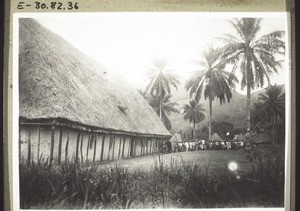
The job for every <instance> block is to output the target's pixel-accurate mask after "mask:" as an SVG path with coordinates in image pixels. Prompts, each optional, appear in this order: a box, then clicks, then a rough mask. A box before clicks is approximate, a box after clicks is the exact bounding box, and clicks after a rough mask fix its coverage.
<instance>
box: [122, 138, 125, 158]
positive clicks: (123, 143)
mask: <svg viewBox="0 0 300 211" xmlns="http://www.w3.org/2000/svg"><path fill="white" fill-rule="evenodd" d="M125 140H126V137H125V136H124V138H123V150H122V158H124V149H125Z"/></svg>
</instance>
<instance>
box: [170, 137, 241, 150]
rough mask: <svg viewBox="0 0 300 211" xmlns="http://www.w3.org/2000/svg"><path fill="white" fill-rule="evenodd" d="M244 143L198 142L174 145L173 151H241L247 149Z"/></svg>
mask: <svg viewBox="0 0 300 211" xmlns="http://www.w3.org/2000/svg"><path fill="white" fill-rule="evenodd" d="M245 145H246V144H245V142H244V141H205V140H196V141H190V142H187V141H186V142H179V143H173V147H172V148H173V149H172V151H175V152H184V151H197V150H239V149H244V148H245Z"/></svg>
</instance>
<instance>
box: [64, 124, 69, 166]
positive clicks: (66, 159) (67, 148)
mask: <svg viewBox="0 0 300 211" xmlns="http://www.w3.org/2000/svg"><path fill="white" fill-rule="evenodd" d="M69 132H70V130H69V129H68V130H67V142H66V148H65V162H68V150H69V139H70V137H69Z"/></svg>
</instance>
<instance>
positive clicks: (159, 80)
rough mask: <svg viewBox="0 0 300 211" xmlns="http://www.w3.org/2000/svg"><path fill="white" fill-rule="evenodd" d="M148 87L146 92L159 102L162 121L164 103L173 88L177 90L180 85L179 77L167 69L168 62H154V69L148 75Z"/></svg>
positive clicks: (159, 60)
mask: <svg viewBox="0 0 300 211" xmlns="http://www.w3.org/2000/svg"><path fill="white" fill-rule="evenodd" d="M147 75H148V81H149V83H148V85H147V87H146V92H147V93H149V94H150V95H154V96H156V97H157V98H158V101H159V117H160V119H161V120H162V118H163V117H162V116H163V113H162V102H163V99H164V97H165V96H166V95H170V94H171V86H174V87H175V88H176V89H177V86H178V85H179V83H180V82H179V80H178V76H177V75H176V74H174V73H172V71H171V70H170V69H169V68H168V67H167V65H166V62H165V61H164V60H161V59H156V60H154V67H153V68H150V69H149V71H148V73H147Z"/></svg>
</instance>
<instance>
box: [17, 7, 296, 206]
mask: <svg viewBox="0 0 300 211" xmlns="http://www.w3.org/2000/svg"><path fill="white" fill-rule="evenodd" d="M287 17H288V16H287V13H284V12H281V13H213V12H211V13H204V12H98V13H69V14H63V13H40V14H39V13H26V14H25V13H19V14H15V15H14V39H13V61H14V62H13V74H14V80H15V83H14V90H13V91H14V97H13V105H14V111H13V112H14V113H13V114H14V118H13V124H14V127H13V128H14V134H13V135H14V136H13V158H14V162H13V172H14V173H13V175H14V183H13V189H14V194H16V196H14V204H15V205H16V207H17V208H19V209H27V210H31V209H32V210H36V209H38V210H49V209H50V210H51V209H56V210H57V209H59V210H69V209H70V210H72V209H73V210H84V209H90V210H92V209H212V210H214V209H220V208H226V209H230V208H240V209H241V210H243V208H251V210H257V209H260V208H272V209H270V210H284V207H285V204H286V193H287V189H286V178H287V176H288V175H287V171H286V165H287V156H288V154H287V152H288V150H287V149H288V147H287V146H288V145H289V142H290V136H289V119H290V118H291V117H290V111H289V105H290V95H289V92H290V66H289V64H290V61H289V45H288V30H287V29H288V18H287Z"/></svg>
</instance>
